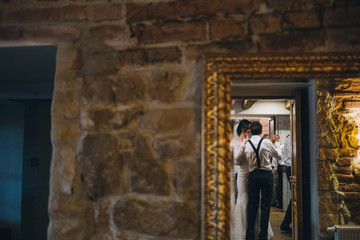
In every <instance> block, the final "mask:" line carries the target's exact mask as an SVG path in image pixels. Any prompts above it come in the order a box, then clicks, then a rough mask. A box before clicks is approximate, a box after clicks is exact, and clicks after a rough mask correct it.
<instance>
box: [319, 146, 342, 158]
mask: <svg viewBox="0 0 360 240" xmlns="http://www.w3.org/2000/svg"><path fill="white" fill-rule="evenodd" d="M338 157H339V152H338V150H337V149H336V148H335V149H334V148H320V149H319V159H320V160H336V159H338Z"/></svg>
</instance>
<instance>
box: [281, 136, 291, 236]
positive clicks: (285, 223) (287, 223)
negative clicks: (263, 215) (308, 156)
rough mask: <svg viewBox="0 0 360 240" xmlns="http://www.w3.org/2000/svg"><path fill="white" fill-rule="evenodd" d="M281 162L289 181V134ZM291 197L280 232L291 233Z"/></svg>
mask: <svg viewBox="0 0 360 240" xmlns="http://www.w3.org/2000/svg"><path fill="white" fill-rule="evenodd" d="M281 164H282V165H285V166H286V176H287V179H288V181H289V183H290V176H291V145H290V135H289V136H287V137H286V139H285V144H284V149H283V151H282V159H281ZM291 217H292V216H291V199H290V203H289V205H288V207H287V210H286V213H285V216H284V219H283V221H282V223H281V225H280V230H281V232H282V233H292V230H291V227H290V224H291V222H292V220H291Z"/></svg>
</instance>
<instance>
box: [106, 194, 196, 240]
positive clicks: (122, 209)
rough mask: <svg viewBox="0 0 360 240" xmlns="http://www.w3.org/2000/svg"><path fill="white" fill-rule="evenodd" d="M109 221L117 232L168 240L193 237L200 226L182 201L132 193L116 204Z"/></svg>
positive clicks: (193, 213) (194, 213)
mask: <svg viewBox="0 0 360 240" xmlns="http://www.w3.org/2000/svg"><path fill="white" fill-rule="evenodd" d="M113 218H114V222H115V224H116V226H117V227H118V228H119V229H123V230H132V231H135V232H142V233H146V234H149V233H151V234H153V235H155V236H159V237H161V236H163V235H167V236H169V237H172V238H188V237H190V236H193V235H196V234H197V231H198V229H197V228H198V227H199V223H200V222H199V216H198V213H197V212H195V211H193V210H192V209H191V208H190V207H189V204H188V203H186V202H180V201H176V200H172V199H169V198H160V197H151V196H149V197H146V198H144V197H142V196H141V195H135V194H132V195H125V196H123V197H122V198H120V199H119V200H118V201H117V202H116V205H115V207H114V213H113Z"/></svg>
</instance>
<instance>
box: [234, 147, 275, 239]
mask: <svg viewBox="0 0 360 240" xmlns="http://www.w3.org/2000/svg"><path fill="white" fill-rule="evenodd" d="M242 146H243V143H241V142H238V141H235V140H232V141H231V143H230V147H231V149H232V150H233V152H234V153H236V151H238V150H239V148H241V147H242ZM234 172H235V173H237V181H236V185H237V189H238V196H237V200H236V202H235V194H234V193H235V190H234V189H233V188H232V194H231V213H232V215H231V239H232V240H244V239H245V238H246V229H247V206H248V178H249V164H248V162H247V161H240V166H239V165H234ZM233 185H234V184H233ZM259 233H260V204H259V212H258V215H257V217H256V223H255V239H258V237H259ZM273 236H274V232H273V231H272V228H271V226H270V222H269V227H268V239H272V238H273Z"/></svg>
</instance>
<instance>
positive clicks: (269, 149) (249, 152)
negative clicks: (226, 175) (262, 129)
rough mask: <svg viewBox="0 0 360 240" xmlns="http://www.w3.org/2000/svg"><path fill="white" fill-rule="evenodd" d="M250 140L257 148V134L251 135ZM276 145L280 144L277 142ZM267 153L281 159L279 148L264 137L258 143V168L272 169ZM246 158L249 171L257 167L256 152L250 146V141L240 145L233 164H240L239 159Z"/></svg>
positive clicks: (258, 139)
mask: <svg viewBox="0 0 360 240" xmlns="http://www.w3.org/2000/svg"><path fill="white" fill-rule="evenodd" d="M250 140H251V142H252V143H253V144H254V146H255V148H257V146H258V144H259V142H260V140H261V137H260V136H259V135H253V136H252V137H251V138H250ZM277 145H280V144H279V143H278V142H277ZM269 153H270V154H271V155H272V156H273V157H275V158H277V159H281V150H280V149H278V148H277V147H276V146H275V145H274V144H273V143H272V142H271V141H270V140H269V139H264V140H263V141H262V143H261V145H260V149H259V157H260V169H262V170H266V171H272V168H271V162H270V159H269ZM244 158H245V159H247V161H248V164H249V172H252V171H254V170H255V169H257V168H258V165H257V161H256V153H255V151H254V149H253V148H252V147H251V145H250V143H248V142H247V143H246V144H244V145H243V146H242V148H241V149H240V150H239V153H238V158H237V159H238V161H237V159H235V164H241V159H244Z"/></svg>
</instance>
